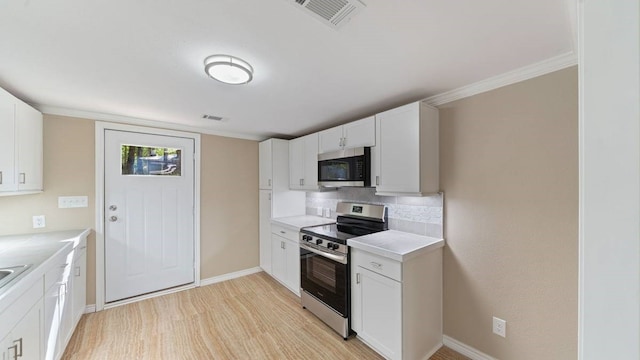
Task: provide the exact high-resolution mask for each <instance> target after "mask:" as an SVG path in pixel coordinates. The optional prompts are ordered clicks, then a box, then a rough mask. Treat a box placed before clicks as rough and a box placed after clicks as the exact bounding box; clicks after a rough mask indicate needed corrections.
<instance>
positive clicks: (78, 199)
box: [58, 196, 89, 209]
mask: <svg viewBox="0 0 640 360" xmlns="http://www.w3.org/2000/svg"><path fill="white" fill-rule="evenodd" d="M87 206H89V198H88V197H87V196H58V208H60V209H66V208H83V207H87Z"/></svg>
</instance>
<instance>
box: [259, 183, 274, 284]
mask: <svg viewBox="0 0 640 360" xmlns="http://www.w3.org/2000/svg"><path fill="white" fill-rule="evenodd" d="M258 203H259V204H258V205H259V209H260V267H261V268H262V270H264V271H265V272H266V273H267V274H271V190H260V198H259V201H258Z"/></svg>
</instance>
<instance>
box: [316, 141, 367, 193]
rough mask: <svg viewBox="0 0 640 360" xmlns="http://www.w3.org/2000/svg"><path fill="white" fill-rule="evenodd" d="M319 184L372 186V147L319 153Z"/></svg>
mask: <svg viewBox="0 0 640 360" xmlns="http://www.w3.org/2000/svg"><path fill="white" fill-rule="evenodd" d="M318 185H320V186H324V187H342V186H358V187H365V186H371V149H370V148H368V147H359V148H353V149H346V150H339V151H334V152H330V153H324V154H318Z"/></svg>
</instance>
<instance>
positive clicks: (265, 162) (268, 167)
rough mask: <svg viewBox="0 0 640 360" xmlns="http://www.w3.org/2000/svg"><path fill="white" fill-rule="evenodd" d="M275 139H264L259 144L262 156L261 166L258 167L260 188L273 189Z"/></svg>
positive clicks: (260, 155)
mask: <svg viewBox="0 0 640 360" xmlns="http://www.w3.org/2000/svg"><path fill="white" fill-rule="evenodd" d="M274 141H275V140H273V139H270V140H267V141H262V142H261V143H260V144H258V153H259V154H258V155H259V158H260V162H259V168H258V175H259V176H258V177H259V179H260V180H259V186H260V187H259V188H260V189H265V190H270V189H272V185H271V183H272V179H273V156H272V153H273V145H272V144H273V143H274Z"/></svg>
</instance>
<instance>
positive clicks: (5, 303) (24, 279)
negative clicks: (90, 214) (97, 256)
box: [0, 228, 91, 314]
mask: <svg viewBox="0 0 640 360" xmlns="http://www.w3.org/2000/svg"><path fill="white" fill-rule="evenodd" d="M68 231H70V232H71V231H79V233H78V234H77V235H74V236H71V237H69V238H67V239H65V240H59V242H61V243H64V244H63V245H62V246H60V248H58V250H57V251H55V252H53V253H52V254H51V255H50V256H49V257H48V258H47V259H45V260H43V261H42V262H41V263H39V264H32V266H31V268H29V269H28V270H26V271H25V272H23V273H22V274H20V275H19V276H18V277H16V279H15V280H13V282H12V283H10V284H8V285H6V288H4V289H2V291H0V314H1V313H2V312H3V311H4V310H5V309H6V308H7V307H9V306H11V305H12V304H13V303H14V302H15V301H16V300H17V299H18V298H19V297H20V296H22V294H23V293H24V292H25V291H27V290H28V289H29V287H30V286H32V285H33V284H34V283H35V282H36V281H37V280H38V278H40V277H42V276H44V274H45V273H46V271H47V268H48V267H49V266H50V265H51V263H52V261H53V260H54V259H55V258H56V257H57V256H58V255H60V254H61V253H64V252H66V251H70V249H69V248H71V249H73V248H74V247H75V246H77V245H78V243H79V239H81V238H82V237H86V236H89V234H90V233H91V229H90V228H87V229H84V230H82V229H74V230H68ZM42 234H46V233H37V234H34V235H42ZM70 240H74V241H70ZM76 240H77V241H76ZM45 290H46V289H43V291H45Z"/></svg>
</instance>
